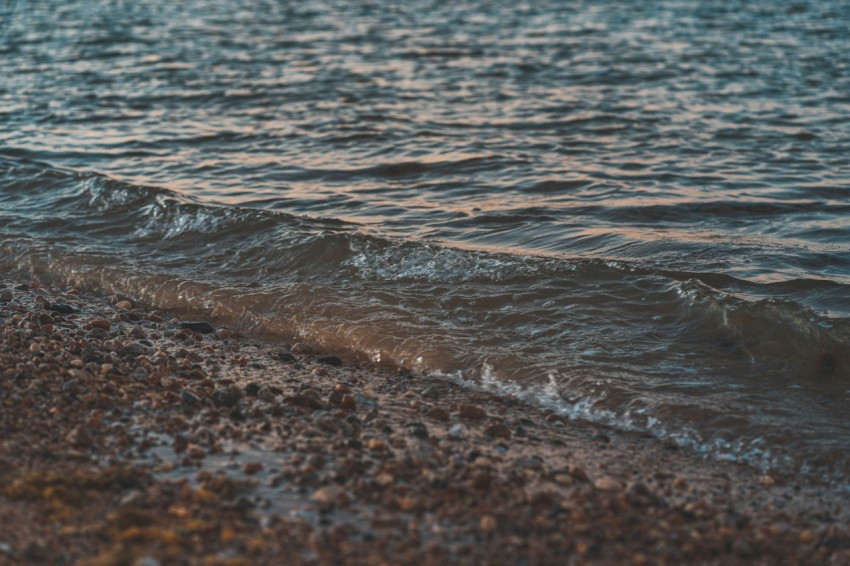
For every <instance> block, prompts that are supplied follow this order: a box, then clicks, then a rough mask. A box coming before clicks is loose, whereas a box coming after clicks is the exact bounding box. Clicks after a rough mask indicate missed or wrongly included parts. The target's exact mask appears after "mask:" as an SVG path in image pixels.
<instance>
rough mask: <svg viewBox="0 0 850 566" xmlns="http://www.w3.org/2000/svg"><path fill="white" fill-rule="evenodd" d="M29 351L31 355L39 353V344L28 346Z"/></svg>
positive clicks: (34, 343)
mask: <svg viewBox="0 0 850 566" xmlns="http://www.w3.org/2000/svg"><path fill="white" fill-rule="evenodd" d="M29 351H30V352H31V353H33V354H36V353H38V352H41V344H39V343H38V342H33V343H32V344H30V347H29Z"/></svg>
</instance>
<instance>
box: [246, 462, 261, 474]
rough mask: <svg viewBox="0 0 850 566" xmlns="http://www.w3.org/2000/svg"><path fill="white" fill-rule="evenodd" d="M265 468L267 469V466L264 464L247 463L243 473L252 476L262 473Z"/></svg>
mask: <svg viewBox="0 0 850 566" xmlns="http://www.w3.org/2000/svg"><path fill="white" fill-rule="evenodd" d="M263 468H265V466H263V463H262V462H247V463H246V464H245V465H244V466H243V467H242V472H244V473H245V474H246V475H249V476H252V475H254V474H256V473H258V472H261V471H262V470H263Z"/></svg>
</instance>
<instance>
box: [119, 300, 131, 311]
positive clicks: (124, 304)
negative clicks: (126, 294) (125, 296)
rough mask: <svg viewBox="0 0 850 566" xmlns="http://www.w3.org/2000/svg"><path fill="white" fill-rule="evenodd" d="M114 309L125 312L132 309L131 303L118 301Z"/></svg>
mask: <svg viewBox="0 0 850 566" xmlns="http://www.w3.org/2000/svg"><path fill="white" fill-rule="evenodd" d="M115 308H118V309H124V310H125V311H128V310H130V309H131V308H133V303H131V302H130V301H127V300H124V301H118V302H117V303H115Z"/></svg>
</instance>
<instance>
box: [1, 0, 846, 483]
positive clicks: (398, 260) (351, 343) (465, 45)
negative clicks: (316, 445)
mask: <svg viewBox="0 0 850 566" xmlns="http://www.w3.org/2000/svg"><path fill="white" fill-rule="evenodd" d="M0 124H2V128H0V274H2V273H6V274H13V275H17V276H19V277H35V278H38V279H41V280H45V281H50V282H54V283H60V284H68V285H76V286H81V287H86V288H93V289H99V290H103V291H107V292H120V293H124V294H129V295H133V296H136V297H139V298H142V299H144V300H146V301H148V302H150V303H153V304H156V305H159V306H162V307H166V308H173V309H178V310H182V311H191V312H194V313H196V314H199V315H203V316H210V317H218V319H219V320H221V321H223V322H225V323H228V324H232V325H236V326H239V327H241V328H243V329H246V330H251V331H254V332H262V333H266V334H269V335H271V336H274V337H276V338H277V339H279V340H281V341H294V340H306V341H308V342H312V343H315V344H317V345H320V346H321V347H323V348H326V349H329V350H336V351H345V352H348V353H349V355H353V356H357V357H359V358H361V359H363V360H366V359H370V360H372V361H376V362H380V363H384V364H389V365H400V366H404V367H408V368H411V369H415V370H421V371H430V372H439V373H441V374H444V375H445V376H446V379H457V380H460V381H462V382H464V383H466V384H468V385H470V386H473V387H486V388H492V389H495V390H501V391H508V392H511V393H513V394H516V395H519V396H521V397H523V398H526V399H528V400H529V401H530V402H532V403H539V404H545V405H547V406H549V407H552V408H553V409H555V410H558V411H560V412H561V413H563V414H565V415H569V416H572V417H575V418H581V419H589V420H594V421H599V422H604V423H608V424H611V425H613V426H616V427H619V428H627V429H638V430H645V431H649V432H651V433H653V434H656V435H658V436H659V437H661V438H665V439H668V440H671V441H674V442H678V443H680V444H682V445H685V446H688V447H690V448H692V449H694V450H696V451H700V452H705V453H706V454H708V455H710V456H711V457H717V458H728V459H734V460H738V461H744V462H747V463H750V464H752V465H754V466H757V467H760V468H762V469H778V470H780V471H786V472H793V471H797V472H803V473H805V474H809V475H812V476H813V477H819V478H826V479H829V480H830V481H835V482H838V483H840V484H843V485H846V484H847V483H848V480H847V478H848V477H850V454H848V448H850V424H848V419H847V415H848V409H850V222H848V213H850V4H848V3H846V2H840V1H818V2H815V1H803V0H800V1H793V2H792V1H774V0H771V1H767V0H762V1H755V2H749V3H743V4H742V3H740V2H733V1H731V0H728V1H727V0H716V1H713V2H690V1H684V0H683V1H674V0H669V1H662V0H658V1H644V2H634V3H630V2H625V3H624V2H606V1H597V2H580V1H576V2H562V1H554V0H553V1H548V2H547V1H545V0H544V1H535V2H528V3H523V2H516V1H511V2H502V1H494V2H486V3H484V2H470V1H464V0H458V1H455V2H450V3H446V2H410V3H407V2H405V3H402V2H377V1H376V2H368V1H360V2H343V1H341V0H340V1H319V2H310V3H290V2H272V1H268V2H259V1H252V2H240V1H237V0H230V1H227V0H205V1H201V0H192V1H187V2H165V1H162V0H139V1H133V2H129V1H127V2H124V1H120V0H116V1H111V2H107V1H90V0H85V1H83V0H77V1H61V2H60V1H55V2H52V1H46V0H45V1H36V0H17V1H13V0H5V1H0Z"/></svg>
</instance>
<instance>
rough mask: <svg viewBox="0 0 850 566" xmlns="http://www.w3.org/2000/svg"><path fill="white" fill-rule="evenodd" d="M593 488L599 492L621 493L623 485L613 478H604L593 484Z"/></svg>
mask: <svg viewBox="0 0 850 566" xmlns="http://www.w3.org/2000/svg"><path fill="white" fill-rule="evenodd" d="M593 487H595V488H596V489H598V490H599V491H619V490H621V489H622V488H623V484H621V483H620V482H619V481H618V480H615V479H614V478H612V477H609V476H603V477H601V478H599V479H598V480H596V481H595V482H593Z"/></svg>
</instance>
